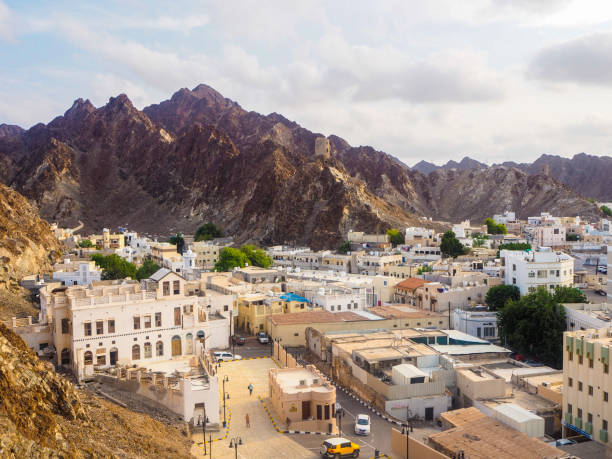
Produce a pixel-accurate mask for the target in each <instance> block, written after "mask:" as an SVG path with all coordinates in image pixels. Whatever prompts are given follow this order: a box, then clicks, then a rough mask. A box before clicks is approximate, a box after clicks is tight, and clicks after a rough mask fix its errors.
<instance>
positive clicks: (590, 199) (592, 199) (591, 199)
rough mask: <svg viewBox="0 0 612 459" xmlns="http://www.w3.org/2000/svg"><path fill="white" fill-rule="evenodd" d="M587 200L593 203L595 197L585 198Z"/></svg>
mask: <svg viewBox="0 0 612 459" xmlns="http://www.w3.org/2000/svg"><path fill="white" fill-rule="evenodd" d="M587 201H589V202H590V203H591V204H595V198H587Z"/></svg>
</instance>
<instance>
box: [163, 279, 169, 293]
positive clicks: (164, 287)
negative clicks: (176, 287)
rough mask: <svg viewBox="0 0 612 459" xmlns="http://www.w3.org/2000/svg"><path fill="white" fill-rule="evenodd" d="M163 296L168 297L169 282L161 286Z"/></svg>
mask: <svg viewBox="0 0 612 459" xmlns="http://www.w3.org/2000/svg"><path fill="white" fill-rule="evenodd" d="M162 285H163V289H164V296H168V295H170V281H166V282H164V283H163V284H162Z"/></svg>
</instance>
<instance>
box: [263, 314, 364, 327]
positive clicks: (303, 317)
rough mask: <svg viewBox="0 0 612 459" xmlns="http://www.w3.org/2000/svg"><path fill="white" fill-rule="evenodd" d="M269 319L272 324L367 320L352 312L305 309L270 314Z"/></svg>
mask: <svg viewBox="0 0 612 459" xmlns="http://www.w3.org/2000/svg"><path fill="white" fill-rule="evenodd" d="M269 319H270V320H271V321H272V323H273V324H274V325H289V324H296V325H297V324H322V323H334V322H359V321H367V320H368V319H366V318H365V317H363V316H360V315H359V314H355V313H354V312H349V311H346V312H329V311H306V312H290V313H287V314H272V315H271V316H270V317H269Z"/></svg>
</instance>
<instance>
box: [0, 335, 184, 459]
mask: <svg viewBox="0 0 612 459" xmlns="http://www.w3.org/2000/svg"><path fill="white" fill-rule="evenodd" d="M190 444H191V442H190V441H189V439H188V438H187V437H186V436H185V435H184V434H183V433H182V432H181V431H180V430H178V429H177V428H176V427H173V426H167V425H165V424H162V423H160V422H158V421H156V420H154V419H152V418H150V417H149V416H146V415H143V414H138V413H133V412H130V411H128V410H126V409H124V408H121V407H119V406H116V405H114V404H112V403H109V402H107V401H105V400H102V399H100V398H98V397H96V396H95V395H93V394H92V393H88V394H87V396H86V397H82V396H81V393H80V391H78V390H77V389H75V387H74V386H73V385H72V384H71V383H70V382H69V381H68V380H67V379H65V378H64V377H63V376H60V375H58V374H57V373H56V372H55V370H54V369H53V365H51V364H50V363H46V362H44V361H42V360H39V359H38V357H37V356H36V354H34V352H33V351H31V350H30V349H28V347H27V346H26V344H25V343H24V342H23V340H22V339H21V338H20V337H18V336H17V335H16V334H14V333H13V332H12V331H10V330H9V329H8V328H7V327H6V326H5V325H4V324H2V323H0V456H1V457H7V458H21V457H41V458H43V457H44V458H65V457H71V458H94V457H135V458H136V457H138V458H144V457H189V456H190V454H189V451H190V446H191V445H190Z"/></svg>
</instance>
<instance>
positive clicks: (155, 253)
mask: <svg viewBox="0 0 612 459" xmlns="http://www.w3.org/2000/svg"><path fill="white" fill-rule="evenodd" d="M151 259H152V260H153V261H154V262H155V263H157V265H158V266H167V265H168V264H170V263H172V262H173V261H179V260H180V259H181V256H180V255H179V254H178V252H177V251H176V246H175V245H174V244H170V243H169V242H151Z"/></svg>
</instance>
